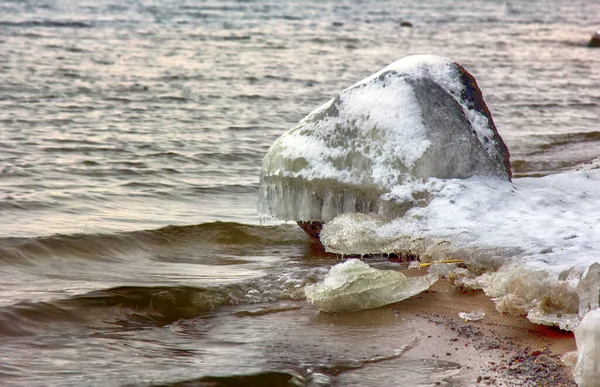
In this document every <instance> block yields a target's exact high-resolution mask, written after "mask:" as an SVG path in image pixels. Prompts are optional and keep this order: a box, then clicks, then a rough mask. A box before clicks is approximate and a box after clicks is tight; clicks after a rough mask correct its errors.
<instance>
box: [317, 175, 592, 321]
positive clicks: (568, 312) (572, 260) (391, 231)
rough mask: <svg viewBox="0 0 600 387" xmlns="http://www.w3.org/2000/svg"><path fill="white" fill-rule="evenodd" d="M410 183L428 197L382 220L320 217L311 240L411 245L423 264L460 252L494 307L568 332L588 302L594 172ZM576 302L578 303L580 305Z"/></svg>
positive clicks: (366, 250)
mask: <svg viewBox="0 0 600 387" xmlns="http://www.w3.org/2000/svg"><path fill="white" fill-rule="evenodd" d="M411 184H412V185H410V186H408V187H407V186H404V187H398V188H392V189H391V192H390V193H388V194H386V198H387V199H388V200H393V195H394V193H398V195H399V200H406V196H407V195H406V192H407V190H408V191H410V189H411V188H410V187H411V186H412V187H414V189H415V190H420V191H422V190H423V189H425V190H426V191H427V192H429V193H430V195H431V198H430V199H429V203H428V204H427V205H425V206H423V207H414V208H412V209H410V210H409V211H408V212H407V213H406V214H405V215H404V216H403V217H400V218H397V219H394V220H387V219H383V218H381V217H378V216H377V215H374V214H371V215H364V214H344V215H340V216H338V217H336V218H335V219H334V220H332V221H331V222H328V223H326V224H325V227H324V229H323V231H322V232H321V241H322V242H323V244H324V245H325V247H326V249H327V250H328V251H332V252H336V253H341V254H351V253H355V254H373V253H375V254H377V253H391V252H411V253H416V254H419V255H420V258H421V259H422V260H424V261H432V260H440V259H448V258H455V259H463V260H465V262H466V263H467V264H469V265H470V267H471V268H475V269H477V270H481V271H483V272H484V274H482V275H480V276H479V277H477V278H475V279H474V280H473V279H469V282H470V283H474V284H476V285H475V286H478V287H480V288H482V289H483V290H484V291H485V292H486V294H488V295H489V296H490V297H492V298H493V299H494V301H495V302H496V307H497V309H498V310H500V311H501V312H510V313H513V314H527V315H528V317H529V318H530V319H531V320H532V321H534V322H537V323H543V324H548V325H559V326H561V327H563V328H565V329H573V327H574V326H576V324H577V322H578V318H577V313H578V312H579V310H580V309H584V310H582V311H581V315H583V314H584V313H585V312H586V311H587V310H588V309H590V307H592V308H593V307H595V306H596V305H598V289H599V287H600V274H599V273H600V271H599V270H598V269H600V268H599V267H598V265H597V264H596V265H595V266H593V267H592V268H591V269H590V270H589V272H590V273H591V274H590V273H588V275H587V277H586V278H588V279H587V282H586V281H583V282H581V284H580V279H581V277H582V275H583V273H584V272H586V270H587V269H588V267H590V265H592V264H594V263H595V262H599V261H600V222H599V221H600V205H599V203H600V170H587V171H574V172H567V173H562V174H556V175H549V176H545V177H541V178H523V179H517V180H515V181H514V182H513V183H511V182H506V181H501V180H495V179H482V178H470V179H466V180H458V179H452V180H439V179H429V181H427V182H413V183H411ZM580 303H581V306H580Z"/></svg>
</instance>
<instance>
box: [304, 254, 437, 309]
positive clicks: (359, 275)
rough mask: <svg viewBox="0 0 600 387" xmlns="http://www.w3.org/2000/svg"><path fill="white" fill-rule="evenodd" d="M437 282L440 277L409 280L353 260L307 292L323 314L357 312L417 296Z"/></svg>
mask: <svg viewBox="0 0 600 387" xmlns="http://www.w3.org/2000/svg"><path fill="white" fill-rule="evenodd" d="M437 279H438V276H437V275H425V276H421V277H406V276H405V275H404V274H402V273H400V272H398V271H394V270H378V269H375V268H372V267H370V266H369V265H367V264H366V263H364V262H362V261H360V260H358V259H349V260H347V261H346V262H344V263H340V264H337V265H335V266H333V267H332V268H331V270H329V273H328V274H327V276H326V277H325V279H324V280H323V282H320V283H316V284H314V285H308V286H306V288H305V289H304V293H305V294H306V297H307V298H308V300H309V301H311V302H314V303H315V304H317V305H318V306H319V310H321V311H322V312H329V313H342V312H356V311H359V310H363V309H373V308H379V307H381V306H384V305H389V304H393V303H395V302H400V301H402V300H405V299H407V298H409V297H412V296H415V295H417V294H419V293H421V292H424V291H425V290H427V289H429V287H430V286H431V285H432V284H433V283H434V282H435V281H437Z"/></svg>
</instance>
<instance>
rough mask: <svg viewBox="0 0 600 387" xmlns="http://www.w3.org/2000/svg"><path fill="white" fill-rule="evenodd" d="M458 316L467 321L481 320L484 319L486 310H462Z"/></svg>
mask: <svg viewBox="0 0 600 387" xmlns="http://www.w3.org/2000/svg"><path fill="white" fill-rule="evenodd" d="M458 317H460V318H462V319H463V320H465V321H479V320H483V318H484V317H485V312H484V311H483V310H481V309H478V310H474V311H472V312H460V313H458Z"/></svg>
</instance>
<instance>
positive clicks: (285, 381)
mask: <svg viewBox="0 0 600 387" xmlns="http://www.w3.org/2000/svg"><path fill="white" fill-rule="evenodd" d="M305 385H307V383H306V380H305V378H303V377H302V376H300V375H299V374H297V373H295V372H292V371H262V372H257V373H254V374H242V375H219V376H203V377H201V378H196V379H188V380H182V381H179V382H174V383H168V384H160V386H162V387H191V386H228V387H235V386H240V387H241V386H270V387H290V386H305ZM311 385H312V384H311ZM157 386H158V385H157Z"/></svg>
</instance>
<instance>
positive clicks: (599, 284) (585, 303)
mask: <svg viewBox="0 0 600 387" xmlns="http://www.w3.org/2000/svg"><path fill="white" fill-rule="evenodd" d="M577 294H578V295H579V317H583V316H584V315H585V314H586V313H587V312H588V311H590V310H593V309H598V306H599V305H598V301H599V298H600V264H598V263H593V264H591V265H590V266H589V267H588V268H587V269H586V270H585V272H584V273H583V275H582V276H581V281H579V285H578V286H577Z"/></svg>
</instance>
